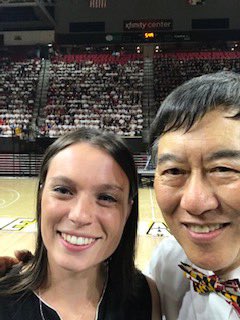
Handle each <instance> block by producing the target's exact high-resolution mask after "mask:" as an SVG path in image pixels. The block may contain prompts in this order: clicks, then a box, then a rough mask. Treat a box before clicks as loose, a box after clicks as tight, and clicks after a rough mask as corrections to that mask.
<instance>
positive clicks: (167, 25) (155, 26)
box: [123, 19, 173, 31]
mask: <svg viewBox="0 0 240 320" xmlns="http://www.w3.org/2000/svg"><path fill="white" fill-rule="evenodd" d="M172 28H173V21H172V20H171V19H158V20H125V21H123V30H124V31H160V30H171V29H172Z"/></svg>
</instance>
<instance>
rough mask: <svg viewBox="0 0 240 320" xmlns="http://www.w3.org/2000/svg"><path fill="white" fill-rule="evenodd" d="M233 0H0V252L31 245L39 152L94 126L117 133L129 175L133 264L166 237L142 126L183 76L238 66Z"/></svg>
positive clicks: (238, 26)
mask: <svg viewBox="0 0 240 320" xmlns="http://www.w3.org/2000/svg"><path fill="white" fill-rule="evenodd" d="M239 12H240V1H236V0H228V1H226V0H218V1H213V0H205V1H204V0H172V1H168V0H151V1H143V0H132V1H128V0H121V1H116V0H68V1H66V0H0V175H1V177H0V255H7V254H10V255H12V254H13V252H14V250H16V249H20V248H26V249H30V250H33V242H34V235H35V227H36V222H35V218H34V216H35V200H34V199H35V193H36V182H37V175H38V171H39V166H40V163H41V159H42V155H43V153H44V151H45V149H46V147H47V146H48V145H49V144H51V143H52V141H54V139H56V137H59V136H60V135H62V134H64V133H66V132H69V131H72V130H75V129H76V128H79V127H93V128H99V129H102V130H106V131H110V132H114V133H115V134H118V135H120V136H122V137H123V138H124V139H125V140H126V143H127V144H128V146H129V147H130V149H131V151H132V152H133V154H134V158H135V161H136V165H137V168H138V175H139V192H140V200H139V201H140V223H139V241H138V250H137V257H136V264H137V266H138V267H139V268H141V269H144V268H145V267H146V265H147V261H148V260H149V257H150V255H151V253H152V250H154V247H155V246H156V244H157V243H158V242H159V241H160V240H161V239H162V237H164V236H165V235H167V234H168V228H167V226H166V225H165V223H164V221H163V220H162V217H161V213H160V211H159V209H158V207H157V205H156V201H155V198H154V191H153V188H152V184H153V175H154V161H152V159H151V152H150V149H149V146H148V137H149V127H150V124H151V122H152V120H153V119H154V116H155V114H156V111H157V110H158V108H159V106H160V105H161V101H163V99H164V98H165V97H166V96H167V94H168V93H169V92H170V91H171V90H172V89H174V88H175V87H176V86H178V85H179V84H181V83H183V82H184V81H186V80H188V79H190V78H192V77H194V76H198V75H201V74H204V73H211V72H216V71H220V70H233V71H235V72H240V19H239Z"/></svg>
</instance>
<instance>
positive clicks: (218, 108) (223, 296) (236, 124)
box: [149, 72, 240, 320]
mask: <svg viewBox="0 0 240 320" xmlns="http://www.w3.org/2000/svg"><path fill="white" fill-rule="evenodd" d="M151 136H152V140H154V144H153V153H155V156H156V161H157V167H156V174H155V181H154V187H155V193H156V198H157V202H158V205H159V207H160V209H161V211H162V214H163V216H164V219H165V220H166V223H167V224H168V226H169V228H170V231H171V233H172V235H173V236H174V237H169V238H167V239H165V240H163V241H162V242H161V243H160V245H159V247H158V248H157V250H156V252H155V253H154V255H153V258H152V260H151V262H150V267H149V272H150V274H151V276H152V277H153V278H154V279H155V281H156V283H157V286H158V289H159V292H160V295H161V304H162V305H161V307H162V311H163V319H167V320H176V319H180V320H194V319H204V320H223V319H224V320H227V319H231V320H233V319H239V318H240V308H239V307H238V303H239V300H240V289H237V288H236V289H235V287H234V286H235V282H234V283H231V284H230V285H227V287H225V284H223V283H221V282H220V283H218V282H215V280H219V278H220V281H221V279H223V280H229V279H238V281H239V279H240V76H239V75H237V74H234V73H231V72H219V73H216V74H210V75H204V76H201V77H197V78H194V79H192V80H190V81H188V82H186V83H184V84H183V85H181V86H180V87H178V88H177V89H175V90H174V91H173V92H172V93H171V94H170V95H169V96H168V97H167V98H166V99H165V101H164V102H163V103H162V105H161V107H160V109H159V111H158V113H157V116H156V118H155V120H154V122H153V125H152V129H151ZM181 262H183V263H187V265H182V268H183V269H185V271H186V274H187V275H188V276H190V275H191V276H190V278H192V280H193V281H190V280H189V279H187V278H185V277H184V272H183V271H182V270H181V269H180V268H179V267H178V265H179V264H180V263H181ZM191 267H193V268H194V269H195V268H197V269H198V270H192V269H191ZM199 272H201V273H199ZM202 273H204V274H206V275H213V274H215V275H216V276H213V277H212V278H211V280H206V279H207V278H206V277H205V276H204V275H202ZM202 279H205V281H206V282H204V280H203V281H202ZM208 281H209V284H210V291H214V288H213V287H218V288H220V287H221V288H222V287H223V288H224V290H225V291H224V290H223V291H221V292H220V291H219V292H210V293H204V294H201V293H198V292H196V291H195V290H197V291H200V292H201V291H202V292H207V291H209V290H208V289H207V288H206V287H207V285H206V283H208ZM199 283H200V286H199V287H198V284H199ZM229 286H230V289H229ZM233 287H234V288H233ZM194 288H195V290H194ZM232 293H234V295H231V294H232Z"/></svg>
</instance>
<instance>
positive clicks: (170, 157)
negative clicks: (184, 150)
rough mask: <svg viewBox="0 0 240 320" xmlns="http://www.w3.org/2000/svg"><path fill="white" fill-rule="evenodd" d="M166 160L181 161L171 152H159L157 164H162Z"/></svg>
mask: <svg viewBox="0 0 240 320" xmlns="http://www.w3.org/2000/svg"><path fill="white" fill-rule="evenodd" d="M168 161H174V162H183V161H182V160H181V158H180V157H178V156H176V155H174V154H172V153H164V154H161V155H159V156H158V160H157V164H158V165H161V164H164V163H166V162H168Z"/></svg>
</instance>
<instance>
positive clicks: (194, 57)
mask: <svg viewBox="0 0 240 320" xmlns="http://www.w3.org/2000/svg"><path fill="white" fill-rule="evenodd" d="M220 70H232V71H235V72H240V52H239V51H236V52H228V51H225V52H224V51H220V52H218V51H216V52H212V51H211V52H178V53H159V54H156V55H155V59H154V91H155V100H156V105H157V107H158V106H159V104H160V103H161V102H162V101H163V100H164V98H165V97H166V96H167V95H168V94H169V93H170V92H171V91H172V90H173V89H174V88H176V87H177V86H179V85H180V84H182V83H183V82H185V81H187V80H189V79H191V78H193V77H195V76H199V75H202V74H204V73H211V72H217V71H220Z"/></svg>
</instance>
